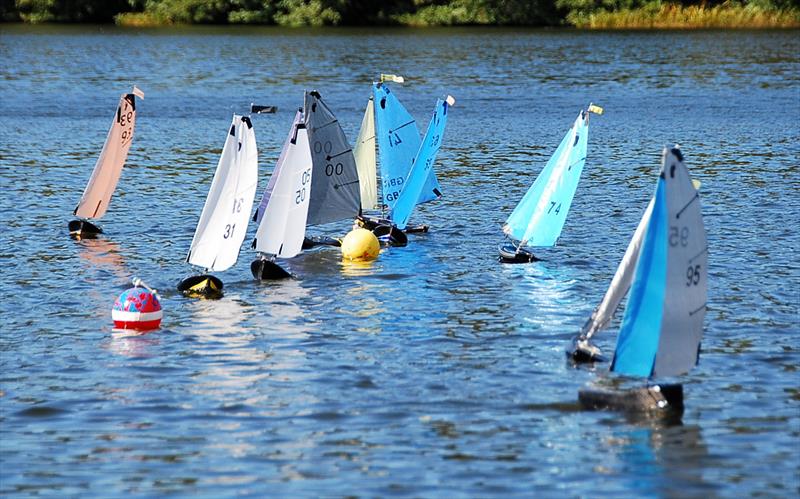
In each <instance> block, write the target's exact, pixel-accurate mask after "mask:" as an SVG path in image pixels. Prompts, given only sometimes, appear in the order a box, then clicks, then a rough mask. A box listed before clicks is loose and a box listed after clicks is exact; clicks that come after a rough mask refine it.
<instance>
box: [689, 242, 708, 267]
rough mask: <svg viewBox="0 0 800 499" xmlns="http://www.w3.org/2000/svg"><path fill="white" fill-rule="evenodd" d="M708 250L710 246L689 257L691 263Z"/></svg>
mask: <svg viewBox="0 0 800 499" xmlns="http://www.w3.org/2000/svg"><path fill="white" fill-rule="evenodd" d="M707 251H708V246H706V247H705V248H703V249H702V250H700V253H698V254H696V255H695V256H693V257H691V258H690V259H689V263H692V262H693V261H694V260H695V259H696V258H698V257H700V256H702V255H703V253H706V252H707Z"/></svg>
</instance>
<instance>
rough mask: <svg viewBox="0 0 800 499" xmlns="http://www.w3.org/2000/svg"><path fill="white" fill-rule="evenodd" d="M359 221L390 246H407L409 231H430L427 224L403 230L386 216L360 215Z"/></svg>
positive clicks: (360, 224) (359, 223) (379, 239)
mask: <svg viewBox="0 0 800 499" xmlns="http://www.w3.org/2000/svg"><path fill="white" fill-rule="evenodd" d="M357 222H358V225H359V226H361V227H363V228H365V229H367V230H369V231H371V232H372V233H373V234H375V237H377V238H378V241H380V242H381V243H382V244H385V245H388V246H400V247H401V246H406V245H407V244H408V236H406V233H408V232H411V231H413V232H428V227H427V226H425V225H422V226H418V227H410V228H407V229H406V230H405V231H402V230H400V229H398V228H397V226H396V225H394V224H393V223H392V221H391V220H388V219H385V218H368V217H364V216H361V217H358V219H357Z"/></svg>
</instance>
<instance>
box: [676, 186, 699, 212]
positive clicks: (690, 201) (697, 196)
mask: <svg viewBox="0 0 800 499" xmlns="http://www.w3.org/2000/svg"><path fill="white" fill-rule="evenodd" d="M695 199H700V195H699V194H697V192H695V193H694V197H693V198H692V199H690V200H689V202H688V203H686V204H685V205H684V206H683V208H681V209H680V210H679V211H678V213H676V214H675V218H681V213H683V212H684V211H685V210H686V208H688V207H689V205H691V204H692V203H693V202H694V200H695Z"/></svg>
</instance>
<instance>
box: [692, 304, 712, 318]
mask: <svg viewBox="0 0 800 499" xmlns="http://www.w3.org/2000/svg"><path fill="white" fill-rule="evenodd" d="M707 304H708V302H703V304H702V305H700V306H699V307H698V308H696V309H694V310H692V311H691V312H689V315H690V316H692V315H694V314H696V313H697V312H699V311H701V310H703V309H705V308H706V305H707Z"/></svg>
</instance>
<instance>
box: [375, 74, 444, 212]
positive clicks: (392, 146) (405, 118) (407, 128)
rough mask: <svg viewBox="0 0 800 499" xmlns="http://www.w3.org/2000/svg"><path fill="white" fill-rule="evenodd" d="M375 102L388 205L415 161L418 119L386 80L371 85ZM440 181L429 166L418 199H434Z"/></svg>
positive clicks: (383, 178)
mask: <svg viewBox="0 0 800 499" xmlns="http://www.w3.org/2000/svg"><path fill="white" fill-rule="evenodd" d="M372 91H373V102H374V106H375V134H376V137H377V141H378V154H379V159H380V172H381V193H382V197H383V203H384V204H385V205H386V206H387V207H388V208H389V209H391V208H392V207H393V206H394V204H395V202H396V201H397V198H398V196H399V195H400V192H401V191H402V190H403V184H404V183H405V181H406V178H407V177H408V174H409V172H410V171H411V167H412V165H413V164H414V157H415V156H416V154H417V152H418V151H419V148H420V144H421V140H420V135H419V129H418V128H417V122H416V121H415V120H414V118H413V117H412V116H411V115H410V114H409V113H408V111H407V110H406V108H405V107H403V105H402V104H401V103H400V101H399V100H397V97H396V96H395V95H394V93H393V92H392V91H391V89H389V87H388V86H387V85H386V84H385V83H376V84H374V85H373V87H372ZM437 193H440V187H439V182H438V180H436V175H435V174H434V173H433V170H431V172H430V174H429V177H428V179H427V180H426V183H425V186H424V188H423V191H422V193H421V195H420V197H419V199H418V200H417V203H423V202H426V201H431V200H433V199H437V198H438V197H439V195H440V194H437Z"/></svg>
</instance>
